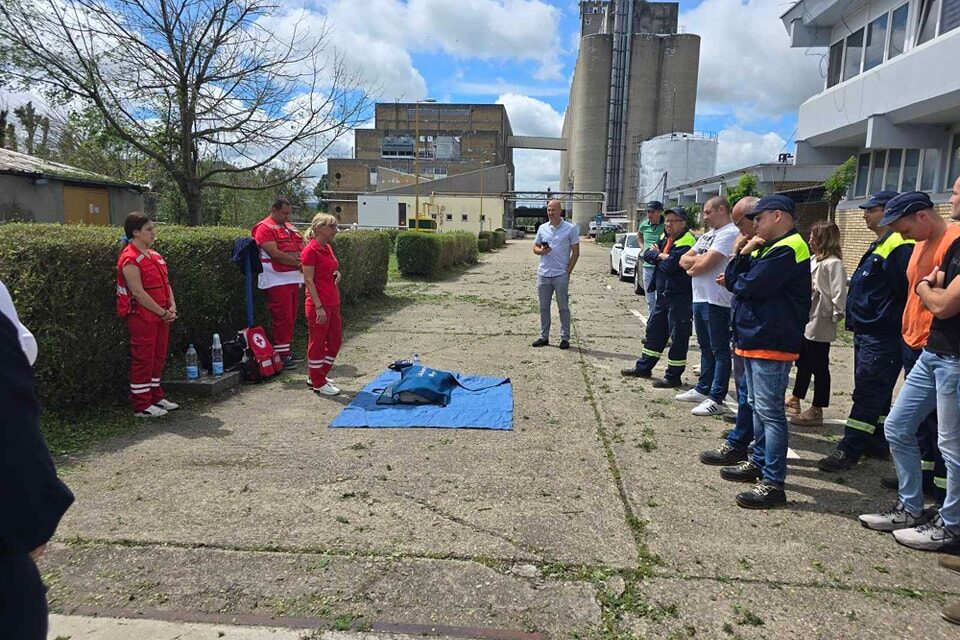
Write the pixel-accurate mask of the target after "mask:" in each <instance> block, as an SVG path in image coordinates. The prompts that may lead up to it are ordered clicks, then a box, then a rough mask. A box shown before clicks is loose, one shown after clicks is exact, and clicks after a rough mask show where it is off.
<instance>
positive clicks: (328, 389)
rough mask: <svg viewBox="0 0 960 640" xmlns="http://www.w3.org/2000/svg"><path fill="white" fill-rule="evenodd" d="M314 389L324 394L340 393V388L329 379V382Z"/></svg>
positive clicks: (333, 394)
mask: <svg viewBox="0 0 960 640" xmlns="http://www.w3.org/2000/svg"><path fill="white" fill-rule="evenodd" d="M313 390H314V391H315V392H317V393H319V394H320V395H322V396H335V395H337V394H339V393H340V389H338V388H336V387H335V386H333V385H332V384H330V381H329V380H327V384H325V385H323V386H322V387H314V389H313Z"/></svg>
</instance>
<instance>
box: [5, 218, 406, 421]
mask: <svg viewBox="0 0 960 640" xmlns="http://www.w3.org/2000/svg"><path fill="white" fill-rule="evenodd" d="M249 233H250V232H249V230H247V229H242V228H235V227H194V228H186V227H176V226H163V227H161V228H160V229H159V233H158V239H157V242H156V244H155V248H156V250H157V251H159V252H160V253H161V254H163V256H164V257H165V258H166V260H167V263H168V264H169V268H170V283H171V285H172V286H173V291H174V295H175V296H176V299H177V311H178V315H179V319H178V320H177V321H176V322H175V323H174V324H173V325H171V335H170V350H171V352H174V353H177V352H179V353H182V352H183V351H184V350H185V349H186V345H187V343H189V342H191V341H195V342H198V343H206V342H207V341H209V340H210V339H211V338H212V336H213V334H214V333H215V332H218V333H220V334H221V336H228V335H230V334H232V333H233V332H234V331H236V330H238V329H240V328H242V327H244V326H245V325H246V303H245V294H244V285H243V276H242V274H241V273H240V271H239V270H238V269H237V268H236V267H234V266H233V264H232V263H230V254H231V252H232V250H233V244H234V241H235V240H236V239H237V238H240V237H246V236H248V235H249ZM121 235H122V231H121V230H120V229H118V228H116V227H93V226H64V225H53V224H20V223H17V224H4V225H0V279H2V280H3V281H4V283H5V284H6V285H7V288H9V289H10V292H11V294H12V296H13V300H14V302H15V304H16V306H17V311H18V312H19V314H20V316H21V319H22V321H23V323H24V324H25V325H26V326H27V327H28V328H29V329H30V330H31V331H32V332H33V333H34V335H35V336H36V337H37V341H38V343H39V346H40V355H39V357H38V359H37V365H36V374H37V381H38V385H39V393H40V396H41V400H42V401H43V403H44V405H45V406H47V407H50V408H52V409H56V410H72V409H79V408H83V407H85V406H88V405H89V404H90V402H91V401H92V400H93V399H96V400H99V399H107V398H113V399H116V398H119V397H122V396H125V395H126V389H127V382H128V381H127V376H128V367H129V346H128V339H127V330H126V325H125V324H124V322H123V321H122V320H121V319H120V318H118V317H117V315H116V264H117V255H118V254H119V251H120V244H119V238H120V236H121ZM334 251H335V252H336V253H337V257H338V259H339V260H340V264H341V271H342V272H343V280H342V281H341V283H340V288H341V292H342V294H343V298H344V299H345V300H346V301H350V300H355V299H357V298H359V297H361V296H363V295H367V294H371V293H375V292H377V291H383V288H384V285H385V283H386V271H387V261H388V259H389V246H388V240H387V237H386V235H384V234H381V233H376V232H352V233H350V234H343V235H342V236H338V237H337V239H336V240H335V241H334ZM255 301H256V307H255V308H256V319H257V322H258V323H261V324H264V325H266V324H267V313H266V310H265V307H264V303H263V296H262V293H261V292H259V291H258V290H255ZM298 315H302V314H298Z"/></svg>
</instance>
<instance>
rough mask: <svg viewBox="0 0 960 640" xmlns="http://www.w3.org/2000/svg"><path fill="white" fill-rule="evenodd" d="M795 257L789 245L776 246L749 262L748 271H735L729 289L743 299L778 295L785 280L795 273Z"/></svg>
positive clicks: (761, 298)
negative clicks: (761, 256)
mask: <svg viewBox="0 0 960 640" xmlns="http://www.w3.org/2000/svg"><path fill="white" fill-rule="evenodd" d="M796 265H797V259H796V257H795V254H794V253H793V250H791V249H790V248H789V247H783V246H781V247H776V248H774V249H771V250H770V251H768V252H767V253H766V254H765V255H764V256H763V259H762V260H755V261H753V262H752V264H750V266H749V269H750V270H749V271H747V272H745V273H737V275H736V282H735V283H734V285H733V288H732V289H731V291H733V293H734V295H737V296H739V297H741V298H744V299H754V300H763V299H764V298H769V297H770V296H775V295H780V290H781V289H782V288H783V285H784V284H786V282H787V281H788V280H789V279H790V278H793V277H794V275H795V274H796V269H795V267H796Z"/></svg>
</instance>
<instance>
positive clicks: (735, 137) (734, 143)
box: [717, 126, 786, 173]
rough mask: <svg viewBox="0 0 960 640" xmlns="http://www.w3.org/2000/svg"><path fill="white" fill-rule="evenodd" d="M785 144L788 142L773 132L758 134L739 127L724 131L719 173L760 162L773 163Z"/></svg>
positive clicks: (720, 140) (718, 154)
mask: <svg viewBox="0 0 960 640" xmlns="http://www.w3.org/2000/svg"><path fill="white" fill-rule="evenodd" d="M785 144H786V140H784V139H783V138H781V137H780V135H779V134H777V133H774V132H772V131H771V132H769V133H757V132H755V131H747V130H745V129H743V128H741V127H739V126H734V127H730V128H728V129H724V130H723V131H721V132H720V135H719V147H718V149H717V171H718V172H720V173H723V172H724V171H732V170H734V169H742V168H743V167H748V166H750V165H753V164H758V163H760V162H772V161H774V160H776V159H777V154H779V153H780V152H781V151H782V150H783V147H784V145H785Z"/></svg>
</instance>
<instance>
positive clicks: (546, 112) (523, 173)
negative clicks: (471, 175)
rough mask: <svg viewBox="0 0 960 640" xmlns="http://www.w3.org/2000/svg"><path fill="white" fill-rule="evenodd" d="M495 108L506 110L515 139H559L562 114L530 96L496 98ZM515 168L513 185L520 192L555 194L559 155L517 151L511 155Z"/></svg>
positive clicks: (509, 94)
mask: <svg viewBox="0 0 960 640" xmlns="http://www.w3.org/2000/svg"><path fill="white" fill-rule="evenodd" d="M497 104H502V105H503V106H504V107H505V108H506V109H507V115H508V116H509V117H510V126H511V127H512V128H513V133H514V134H516V135H518V136H544V137H548V138H557V137H560V134H561V132H562V129H563V114H562V113H560V112H558V111H557V110H556V109H554V108H553V107H552V106H550V105H549V104H547V103H546V102H543V101H542V100H537V99H536V98H531V97H530V96H525V95H518V94H515V93H507V94H504V95H501V96H500V97H499V98H497ZM513 164H514V166H515V167H516V168H517V175H516V179H515V184H516V187H517V189H519V190H529V191H543V190H544V189H546V188H547V187H550V188H551V189H553V190H554V191H556V190H557V188H558V187H557V185H558V184H559V183H560V152H559V151H540V150H537V149H517V150H516V151H514V152H513Z"/></svg>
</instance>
